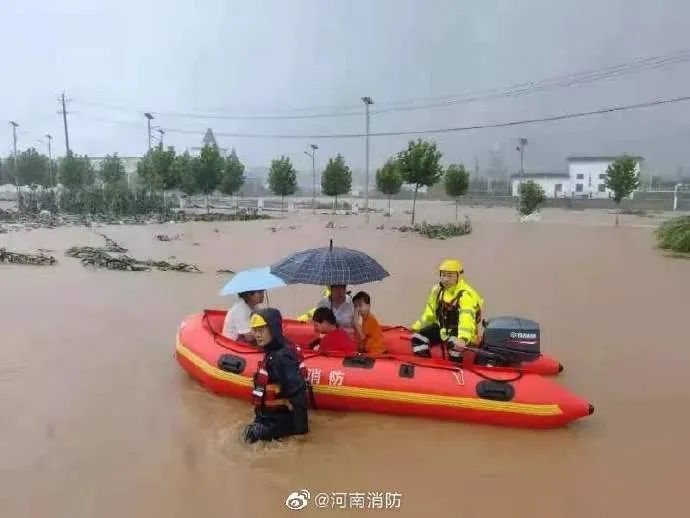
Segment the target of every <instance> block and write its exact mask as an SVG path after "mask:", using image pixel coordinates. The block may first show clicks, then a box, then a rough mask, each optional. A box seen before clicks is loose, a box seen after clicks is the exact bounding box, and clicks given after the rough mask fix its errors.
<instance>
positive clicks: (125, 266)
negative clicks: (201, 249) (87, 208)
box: [65, 246, 201, 273]
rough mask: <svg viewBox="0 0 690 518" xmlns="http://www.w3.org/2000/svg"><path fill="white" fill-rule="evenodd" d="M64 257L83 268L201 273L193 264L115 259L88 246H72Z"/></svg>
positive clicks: (98, 249)
mask: <svg viewBox="0 0 690 518" xmlns="http://www.w3.org/2000/svg"><path fill="white" fill-rule="evenodd" d="M65 255H67V256H68V257H74V258H77V259H80V260H81V263H82V264H83V265H84V266H96V267H99V268H107V269H108V270H122V271H132V272H143V271H148V270H150V269H151V268H156V269H158V270H163V271H176V272H198V273H201V270H199V267H198V266H196V265H194V264H187V263H169V262H167V261H154V260H152V259H148V260H146V261H141V260H139V259H135V258H133V257H129V256H127V255H120V256H118V257H115V256H113V255H110V253H109V251H108V250H106V249H104V248H94V247H90V246H73V247H71V248H69V249H68V250H67V252H65Z"/></svg>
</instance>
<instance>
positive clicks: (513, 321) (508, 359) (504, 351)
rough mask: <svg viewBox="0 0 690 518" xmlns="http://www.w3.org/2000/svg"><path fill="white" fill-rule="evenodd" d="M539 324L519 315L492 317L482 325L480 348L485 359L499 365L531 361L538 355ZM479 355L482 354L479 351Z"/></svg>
mask: <svg viewBox="0 0 690 518" xmlns="http://www.w3.org/2000/svg"><path fill="white" fill-rule="evenodd" d="M539 344H540V332H539V324H538V323H537V322H535V321H533V320H528V319H526V318H521V317H511V316H503V317H496V318H492V319H490V320H489V321H488V323H487V324H486V325H485V327H484V338H483V340H482V346H481V349H482V350H484V351H486V352H488V353H492V354H490V355H487V356H488V358H487V360H488V361H489V362H490V363H493V364H499V365H501V364H502V365H517V364H519V363H523V362H531V361H534V360H536V359H537V358H539V356H540V347H539ZM479 356H482V355H481V353H480V355H479Z"/></svg>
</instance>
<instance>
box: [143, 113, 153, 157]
mask: <svg viewBox="0 0 690 518" xmlns="http://www.w3.org/2000/svg"><path fill="white" fill-rule="evenodd" d="M144 117H146V119H147V121H148V122H147V124H148V129H149V151H151V119H153V115H151V114H150V113H149V112H146V113H144Z"/></svg>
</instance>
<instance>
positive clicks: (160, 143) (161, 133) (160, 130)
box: [158, 128, 165, 150]
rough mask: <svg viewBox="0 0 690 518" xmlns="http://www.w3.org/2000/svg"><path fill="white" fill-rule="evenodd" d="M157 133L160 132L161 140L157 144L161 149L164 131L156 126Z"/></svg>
mask: <svg viewBox="0 0 690 518" xmlns="http://www.w3.org/2000/svg"><path fill="white" fill-rule="evenodd" d="M158 133H160V136H161V140H160V142H159V143H158V145H159V146H160V148H161V150H163V135H165V131H163V130H162V129H161V128H158Z"/></svg>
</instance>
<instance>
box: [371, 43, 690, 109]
mask: <svg viewBox="0 0 690 518" xmlns="http://www.w3.org/2000/svg"><path fill="white" fill-rule="evenodd" d="M688 61H690V49H685V50H680V51H677V52H674V53H671V54H666V55H661V56H654V57H649V58H642V59H638V60H635V61H632V62H626V63H622V64H618V65H612V66H609V67H605V68H601V69H590V70H584V71H580V72H576V73H571V74H565V75H558V76H552V77H549V78H546V79H542V80H539V81H529V82H525V83H518V84H515V85H512V86H509V87H507V88H492V89H488V90H481V91H477V92H473V93H469V94H465V95H457V96H452V97H440V98H439V97H427V98H420V99H412V100H408V101H400V102H397V103H388V104H386V106H387V107H388V108H386V109H384V110H378V112H377V113H382V112H384V111H399V110H404V109H406V108H407V107H405V106H402V105H408V104H412V103H419V102H423V103H426V104H423V105H419V106H415V107H413V108H412V109H421V108H429V107H432V108H433V107H437V106H445V105H448V104H460V103H467V102H476V101H484V100H491V99H495V98H499V97H514V96H517V95H525V94H529V93H534V92H539V91H544V90H549V89H554V88H564V87H570V86H574V85H576V84H582V83H590V82H595V81H600V80H604V79H611V78H614V77H621V76H624V75H629V74H632V73H635V72H641V71H645V70H653V69H657V68H662V67H665V66H669V65H674V64H679V63H685V62H688ZM396 107H400V108H396Z"/></svg>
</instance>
